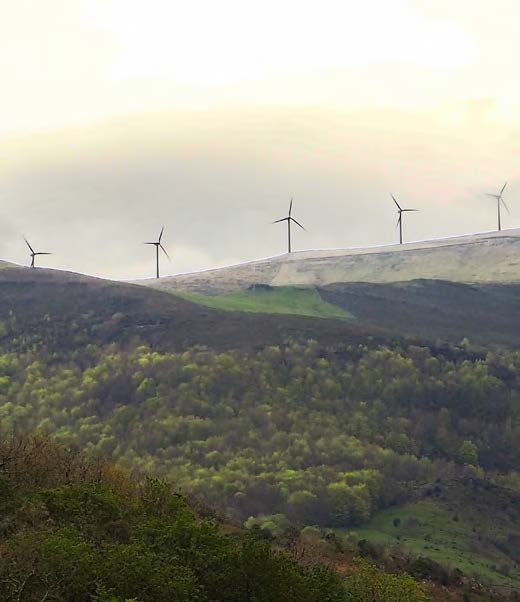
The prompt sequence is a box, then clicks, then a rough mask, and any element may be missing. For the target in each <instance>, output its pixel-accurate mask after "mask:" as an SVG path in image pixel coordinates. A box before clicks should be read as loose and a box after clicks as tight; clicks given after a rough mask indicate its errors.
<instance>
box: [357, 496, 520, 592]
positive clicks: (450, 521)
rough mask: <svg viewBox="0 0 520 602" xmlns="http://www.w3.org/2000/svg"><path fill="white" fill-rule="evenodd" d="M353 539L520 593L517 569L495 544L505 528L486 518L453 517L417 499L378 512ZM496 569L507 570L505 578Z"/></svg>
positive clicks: (503, 534)
mask: <svg viewBox="0 0 520 602" xmlns="http://www.w3.org/2000/svg"><path fill="white" fill-rule="evenodd" d="M490 510H491V509H490ZM454 518H456V520H454ZM479 518H480V520H479ZM394 519H399V520H400V524H399V526H397V527H396V526H394ZM483 520H484V522H482V521H483ZM356 535H357V536H358V537H359V539H367V540H368V541H371V542H374V543H381V544H384V545H385V546H398V547H399V548H400V549H401V550H403V551H405V552H407V553H410V554H412V555H413V556H425V557H427V558H431V559H432V560H435V561H436V562H439V563H440V564H443V565H445V566H448V567H450V568H452V569H454V568H458V569H460V570H461V571H462V572H463V573H465V574H466V575H472V576H475V575H478V578H479V579H480V580H482V581H483V582H486V583H489V584H494V585H503V586H508V587H511V588H512V589H520V570H519V569H518V566H517V565H516V566H515V563H514V562H513V561H512V559H511V558H509V557H508V556H507V555H506V554H504V553H503V552H502V551H501V550H500V549H498V548H497V547H496V546H495V545H494V542H496V540H497V539H500V538H501V537H504V536H505V535H507V528H506V527H505V525H501V524H500V523H496V524H494V523H493V521H492V520H491V519H490V518H489V517H488V518H487V519H484V517H478V516H477V515H475V514H473V515H472V514H468V513H460V514H455V513H454V512H450V511H448V510H447V508H445V507H444V506H443V505H439V504H437V503H435V502H433V501H420V502H416V503H413V504H409V505H405V506H400V507H396V508H390V509H388V510H385V511H384V512H380V513H379V514H377V515H376V516H375V517H374V518H373V519H372V520H371V521H370V522H369V523H368V524H367V525H366V526H365V527H362V528H360V529H358V530H356ZM501 567H509V568H508V569H507V570H508V571H509V574H508V575H507V576H506V575H505V574H503V568H501Z"/></svg>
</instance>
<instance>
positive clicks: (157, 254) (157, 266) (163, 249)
mask: <svg viewBox="0 0 520 602" xmlns="http://www.w3.org/2000/svg"><path fill="white" fill-rule="evenodd" d="M163 234H164V226H163V227H162V228H161V233H160V234H159V238H158V240H157V241H155V242H145V243H144V244H145V245H153V246H154V247H155V251H156V268H157V269H156V278H159V249H161V250H162V252H163V253H164V254H165V255H166V257H167V258H168V259H169V260H170V261H171V259H170V256H169V255H168V253H167V251H166V249H165V248H164V246H163V244H162V237H163Z"/></svg>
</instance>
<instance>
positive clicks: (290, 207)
mask: <svg viewBox="0 0 520 602" xmlns="http://www.w3.org/2000/svg"><path fill="white" fill-rule="evenodd" d="M292 204H293V200H292V198H291V204H290V205H289V217H291V212H292Z"/></svg>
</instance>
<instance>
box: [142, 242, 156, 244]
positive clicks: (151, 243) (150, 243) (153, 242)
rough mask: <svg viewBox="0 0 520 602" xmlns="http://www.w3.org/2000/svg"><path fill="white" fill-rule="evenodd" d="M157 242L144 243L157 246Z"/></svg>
mask: <svg viewBox="0 0 520 602" xmlns="http://www.w3.org/2000/svg"><path fill="white" fill-rule="evenodd" d="M156 244H158V243H156V242H143V245H156Z"/></svg>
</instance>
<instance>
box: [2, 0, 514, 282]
mask: <svg viewBox="0 0 520 602" xmlns="http://www.w3.org/2000/svg"><path fill="white" fill-rule="evenodd" d="M519 19H520V5H519V4H518V2H517V0H495V2H493V3H490V2H489V1H488V0H471V1H470V0H457V1H456V2H453V0H365V1H364V2H358V1H355V2H354V1H351V0H320V1H319V2H318V1H317V0H313V1H310V0H277V1H275V0H262V1H258V0H219V1H215V0H191V1H190V2H185V1H178V0H146V1H144V0H17V1H16V2H7V1H4V3H3V6H2V19H1V20H0V36H1V39H2V52H1V53H0V78H1V79H0V81H1V82H2V103H1V106H2V111H1V112H0V142H1V143H2V149H3V152H2V155H3V156H2V160H1V161H0V201H1V202H0V231H1V232H0V233H1V234H2V239H1V240H0V252H1V253H2V256H6V257H8V258H12V259H14V260H17V261H22V260H23V259H22V258H23V250H21V251H19V250H17V251H15V252H11V249H12V248H13V245H14V244H15V241H19V231H20V229H21V228H22V223H23V224H26V221H27V220H29V223H28V224H27V225H24V226H23V228H24V229H29V230H31V231H38V232H39V233H40V234H41V235H42V237H44V238H51V239H54V238H55V237H56V217H55V215H56V213H60V214H63V215H67V219H68V220H69V221H70V223H71V237H73V239H74V240H76V241H82V242H83V243H84V246H85V248H92V242H93V241H94V240H95V234H94V233H95V232H96V231H100V229H101V230H102V231H103V232H106V233H107V234H108V233H110V232H112V231H113V230H114V227H115V226H116V225H117V224H118V223H119V222H125V224H126V225H125V232H126V233H127V234H126V235H127V236H128V241H127V242H126V243H125V244H127V245H129V244H130V243H131V240H133V239H134V238H137V239H140V238H141V237H143V236H142V235H141V229H143V230H146V235H144V238H148V237H149V236H150V234H149V232H148V229H150V230H152V231H154V230H155V229H157V226H159V227H160V226H161V225H162V222H163V221H166V222H168V223H169V221H168V220H170V221H171V222H173V223H174V224H175V223H176V222H178V221H179V220H181V221H182V220H184V222H183V224H184V225H183V227H182V228H181V231H179V229H177V231H175V227H173V228H171V229H173V230H174V231H175V237H176V238H175V244H176V249H177V254H176V258H175V267H174V268H172V269H173V271H176V270H179V271H182V270H189V269H192V268H202V267H210V266H211V265H212V264H218V263H225V262H227V261H233V260H237V261H238V260H242V259H250V258H253V257H256V256H260V255H271V254H272V253H273V252H277V251H278V250H279V244H278V243H279V233H277V232H273V231H269V234H266V232H264V231H262V230H261V229H258V228H253V229H251V224H252V223H253V222H254V221H255V220H260V222H261V223H262V224H263V223H269V221H270V220H271V219H272V217H276V216H277V214H278V212H279V210H278V206H279V204H281V205H282V211H283V205H284V203H285V201H286V199H287V198H288V197H290V196H291V195H293V194H294V195H295V196H298V205H297V206H298V207H299V211H300V215H301V216H302V219H303V218H306V219H308V221H311V223H312V224H313V225H314V222H317V223H316V226H315V227H313V228H310V229H309V234H308V235H307V236H308V239H306V241H301V245H302V246H309V247H310V246H314V247H318V246H325V247H331V246H344V245H345V244H354V245H363V244H378V243H382V242H390V241H391V240H392V237H393V234H394V232H393V230H392V226H390V228H388V224H387V219H388V220H391V221H392V223H393V221H394V216H393V213H392V207H390V208H388V214H389V215H388V216H386V214H385V217H384V219H381V223H379V221H377V220H373V219H371V220H369V216H366V218H363V215H364V214H362V213H360V212H359V211H357V208H358V207H359V206H360V205H361V206H366V207H368V208H370V209H369V211H373V212H374V214H375V215H377V216H379V215H383V213H384V211H386V208H387V204H386V202H387V200H388V191H389V189H392V190H394V191H395V192H396V193H397V194H403V195H404V196H405V197H408V198H410V199H411V201H412V202H414V201H415V202H416V203H419V204H420V203H421V202H422V203H423V205H424V206H425V207H426V208H427V209H428V210H430V211H431V212H435V211H436V207H438V204H439V203H440V204H442V205H444V206H445V205H449V206H450V207H452V208H453V214H452V215H450V219H449V220H448V219H447V218H446V219H445V218H444V217H439V220H440V221H439V222H435V225H434V224H433V222H432V219H431V215H432V213H430V217H428V215H426V216H425V217H423V214H420V215H419V214H417V216H416V218H415V222H414V223H415V224H416V226H415V232H414V234H415V236H414V238H424V237H428V236H441V235H443V234H455V233H457V232H467V231H472V230H479V229H480V230H481V229H486V226H487V224H488V223H489V217H490V216H489V207H488V205H487V204H486V201H485V200H483V199H482V198H481V197H480V196H479V195H480V193H481V190H482V189H484V188H485V189H486V190H487V188H488V187H496V186H497V185H498V184H500V183H501V182H502V181H503V180H505V179H508V180H509V181H510V184H509V187H508V193H509V195H510V196H509V199H510V201H511V203H510V204H511V205H512V207H511V209H512V217H511V218H510V224H509V225H516V223H515V222H514V220H513V217H514V214H515V209H514V207H515V202H514V198H512V197H514V195H515V194H516V192H518V194H520V182H519V183H518V184H517V171H518V170H517V167H516V163H517V157H518V150H519V148H518V147H519V144H518V143H517V139H520V135H519V133H520V127H519V125H520V83H519V82H518V78H517V77H516V73H517V72H518V65H517V62H518V59H517V57H518V56H520V36H518V33H517V29H518V22H519ZM130 182H131V184H130ZM497 183H498V184H497ZM418 190H419V191H420V195H419V194H418V192H417V191H418ZM418 196H420V198H417V197H418ZM143 198H146V203H147V204H148V205H151V206H153V207H154V211H153V212H151V211H147V213H146V215H145V216H143V218H142V219H143V221H142V222H141V221H140V219H141V218H140V216H141V214H142V205H141V203H142V199H143ZM245 198H247V203H244V199H245ZM475 199H480V200H475ZM470 202H471V203H474V205H473V206H472V208H471V209H466V207H468V205H467V204H468V203H470ZM323 206H326V207H327V211H328V212H329V213H328V215H329V216H332V220H328V221H327V224H331V223H332V224H333V226H332V227H329V226H327V229H325V227H324V225H322V226H320V225H319V220H320V219H322V215H323V210H322V208H323ZM237 208H240V212H238V211H237ZM383 208H384V209H383ZM201 209H204V211H206V212H209V215H210V216H211V218H212V219H213V220H214V224H215V226H216V229H215V230H211V229H205V225H204V224H202V225H201V227H200V228H197V229H192V228H191V224H193V225H195V224H197V223H198V222H197V220H199V219H201V218H200V216H201V215H203V213H204V211H201ZM217 209H218V210H217ZM53 211H54V213H53ZM85 211H92V214H91V215H89V216H88V219H87V221H89V223H90V222H91V228H90V229H85V228H84V229H80V226H79V225H77V226H75V224H76V223H78V224H80V223H81V220H84V219H85V218H84V216H85ZM381 211H383V213H381ZM179 212H182V218H180V217H179ZM517 212H518V214H519V216H520V207H519V209H518V211H517ZM272 213H274V216H273V215H272ZM170 214H172V216H171V217H170ZM347 214H348V215H349V221H348V223H350V224H351V226H352V228H351V230H348V229H347V230H345V227H344V226H343V225H342V224H344V223H345V220H344V217H345V215H347ZM230 215H233V219H234V220H239V221H240V220H243V223H242V224H241V226H242V227H243V228H245V229H246V230H247V231H248V234H247V235H246V234H244V235H243V236H244V237H246V239H247V242H246V244H243V242H242V244H238V242H237V244H234V243H235V242H236V241H235V239H234V237H236V236H238V237H240V236H242V234H241V230H240V228H234V229H233V230H232V232H233V235H231V234H230V233H228V234H227V235H226V236H225V237H224V239H220V238H219V237H218V236H217V234H215V232H216V231H218V226H219V224H220V220H221V221H222V227H223V228H224V230H225V228H226V227H227V226H228V224H229V223H230ZM443 215H444V214H443ZM80 217H81V220H80ZM24 220H25V221H24ZM31 220H32V223H31ZM125 220H126V221H125ZM421 220H422V221H421ZM442 220H444V221H442ZM324 224H325V222H324ZM489 225H490V226H492V225H493V224H492V223H491V224H489ZM434 226H435V227H434ZM74 227H77V228H78V230H77V231H76V232H75V233H74V234H73V233H72V232H73V230H74ZM171 229H169V230H168V231H170V230H171ZM257 230H258V231H257ZM121 236H124V235H123V234H121ZM110 240H111V239H110V236H108V237H107V238H106V239H105V241H106V242H105V243H104V244H107V245H109V241H110ZM17 244H18V243H16V245H17ZM110 244H112V247H110V250H109V249H107V252H106V253H104V254H103V256H102V259H98V258H97V255H96V256H94V255H92V256H89V255H88V254H86V253H85V254H82V252H81V251H78V254H77V255H76V256H75V257H74V258H73V259H70V261H69V263H68V264H67V266H66V267H69V268H70V269H76V270H80V271H87V272H91V273H99V274H105V275H112V276H115V275H118V274H122V275H130V276H138V275H140V274H141V273H142V271H143V266H144V265H148V264H147V262H148V258H147V255H146V251H143V250H140V251H139V253H140V254H139V253H137V256H136V258H135V260H134V258H133V256H129V255H128V254H125V253H123V251H121V253H122V255H121V257H118V256H117V252H114V248H115V246H116V241H113V242H110ZM16 248H17V249H18V246H16ZM58 256H59V253H58ZM123 259H124V261H125V262H126V263H125V266H124V267H121V261H122V260H123ZM52 260H54V256H53V258H52ZM49 261H51V260H49ZM132 262H133V263H132ZM64 267H65V266H64Z"/></svg>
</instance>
